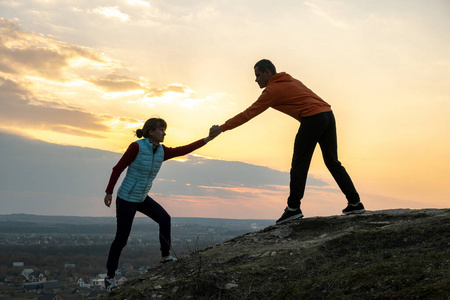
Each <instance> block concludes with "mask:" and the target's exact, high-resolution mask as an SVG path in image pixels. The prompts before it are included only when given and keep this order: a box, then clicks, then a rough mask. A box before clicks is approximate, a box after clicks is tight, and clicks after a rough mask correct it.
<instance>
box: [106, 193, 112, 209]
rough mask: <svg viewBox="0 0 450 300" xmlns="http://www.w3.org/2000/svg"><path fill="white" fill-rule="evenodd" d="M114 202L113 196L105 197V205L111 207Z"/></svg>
mask: <svg viewBox="0 0 450 300" xmlns="http://www.w3.org/2000/svg"><path fill="white" fill-rule="evenodd" d="M111 202H112V194H106V195H105V205H106V206H108V207H110V206H111Z"/></svg>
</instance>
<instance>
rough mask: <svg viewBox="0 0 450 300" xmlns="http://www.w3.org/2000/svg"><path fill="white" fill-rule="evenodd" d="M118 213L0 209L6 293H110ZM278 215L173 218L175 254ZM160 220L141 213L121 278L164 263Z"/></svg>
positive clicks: (2, 289) (0, 264) (0, 271)
mask: <svg viewBox="0 0 450 300" xmlns="http://www.w3.org/2000/svg"><path fill="white" fill-rule="evenodd" d="M115 222H116V221H115V218H110V217H99V218H95V217H64V216H37V215H25V214H16V215H0V246H1V247H0V281H1V283H0V299H2V297H7V298H9V299H58V300H61V299H66V300H67V299H89V298H94V297H96V296H97V295H99V294H103V293H105V290H104V278H105V276H106V274H105V273H106V269H105V262H106V255H107V253H108V250H109V246H110V244H111V242H112V240H113V239H114V234H115ZM273 224H274V221H273V220H234V219H209V218H172V247H173V255H175V256H178V257H181V256H183V255H187V254H189V253H192V252H194V251H198V250H201V249H204V248H206V247H210V246H213V245H215V244H218V243H222V242H224V241H226V240H229V239H231V238H233V237H235V236H238V235H242V234H245V233H248V232H252V231H256V230H261V229H263V228H265V227H267V226H270V225H273ZM159 260H160V252H159V240H158V226H157V224H156V223H154V222H153V221H152V220H150V219H148V218H145V217H138V218H136V220H135V223H134V225H133V229H132V233H131V235H130V239H129V241H128V244H127V246H126V248H125V249H124V252H123V255H122V258H121V261H120V266H119V269H118V270H117V272H116V279H117V282H118V284H119V286H120V285H121V284H123V283H124V282H126V281H127V280H129V279H132V278H136V277H138V276H140V275H142V274H144V273H145V272H146V271H147V270H148V269H149V268H152V267H155V266H157V265H159Z"/></svg>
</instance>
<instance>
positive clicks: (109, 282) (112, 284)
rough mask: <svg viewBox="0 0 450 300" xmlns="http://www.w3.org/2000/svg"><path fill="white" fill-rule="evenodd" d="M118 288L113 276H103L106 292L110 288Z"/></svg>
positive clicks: (109, 290) (110, 289)
mask: <svg viewBox="0 0 450 300" xmlns="http://www.w3.org/2000/svg"><path fill="white" fill-rule="evenodd" d="M118 288H119V287H118V286H117V283H116V279H114V277H113V278H108V277H105V289H106V290H107V291H108V292H111V291H112V290H115V289H118Z"/></svg>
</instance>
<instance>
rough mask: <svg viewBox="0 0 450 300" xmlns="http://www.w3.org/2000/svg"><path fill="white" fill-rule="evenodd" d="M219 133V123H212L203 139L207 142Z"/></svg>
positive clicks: (220, 131)
mask: <svg viewBox="0 0 450 300" xmlns="http://www.w3.org/2000/svg"><path fill="white" fill-rule="evenodd" d="M221 133H222V130H221V129H220V126H219V125H213V126H211V128H210V129H209V135H208V137H207V138H206V139H205V141H206V142H209V141H211V140H212V139H214V138H215V137H216V136H218V135H219V134H221Z"/></svg>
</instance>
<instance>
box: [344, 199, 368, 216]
mask: <svg viewBox="0 0 450 300" xmlns="http://www.w3.org/2000/svg"><path fill="white" fill-rule="evenodd" d="M365 211H366V210H365V209H364V205H363V204H362V203H361V202H358V203H356V204H351V203H348V205H347V207H346V208H344V209H343V210H342V213H343V214H344V215H351V214H362V213H363V212H365Z"/></svg>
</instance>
